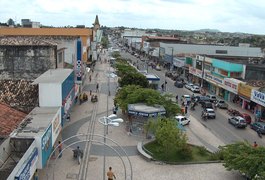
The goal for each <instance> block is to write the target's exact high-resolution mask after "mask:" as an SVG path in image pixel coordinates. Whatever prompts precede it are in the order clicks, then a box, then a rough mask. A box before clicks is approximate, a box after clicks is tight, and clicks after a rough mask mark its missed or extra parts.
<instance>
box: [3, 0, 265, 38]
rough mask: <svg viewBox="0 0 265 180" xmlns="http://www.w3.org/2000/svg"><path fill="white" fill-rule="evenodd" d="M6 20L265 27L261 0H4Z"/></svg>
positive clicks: (55, 23) (186, 27) (264, 5)
mask: <svg viewBox="0 0 265 180" xmlns="http://www.w3.org/2000/svg"><path fill="white" fill-rule="evenodd" d="M0 6H1V11H0V22H6V21H7V20H8V19H9V18H13V19H14V18H16V19H18V20H19V22H20V19H22V18H29V19H31V20H32V21H39V22H41V23H42V24H45V25H53V26H66V25H73V26H75V25H77V24H85V25H86V26H92V23H93V22H94V19H95V16H96V14H98V15H99V20H100V23H101V24H102V25H107V26H128V27H141V28H148V27H150V28H164V29H167V28H169V29H179V30H194V29H201V28H214V29H219V30H221V31H229V32H230V31H231V32H235V31H243V32H248V33H259V34H260V33H262V34H264V33H265V30H264V28H262V27H265V22H264V19H265V12H264V9H265V3H263V2H262V1H261V0H252V1H249V0H100V1H89V2H88V1H87V0H75V1H73V0H12V2H11V1H10V0H1V1H0Z"/></svg>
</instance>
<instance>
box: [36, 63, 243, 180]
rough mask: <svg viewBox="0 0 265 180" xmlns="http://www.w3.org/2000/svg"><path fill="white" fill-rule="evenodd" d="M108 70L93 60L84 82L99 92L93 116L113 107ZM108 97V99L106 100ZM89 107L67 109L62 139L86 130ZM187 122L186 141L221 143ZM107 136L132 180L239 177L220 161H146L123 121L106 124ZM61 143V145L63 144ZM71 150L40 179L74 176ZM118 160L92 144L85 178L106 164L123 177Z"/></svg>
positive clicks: (99, 173)
mask: <svg viewBox="0 0 265 180" xmlns="http://www.w3.org/2000/svg"><path fill="white" fill-rule="evenodd" d="M107 69H108V64H105V63H103V64H100V62H98V63H97V65H96V69H95V72H94V74H93V76H92V82H88V80H87V81H86V83H85V87H84V90H85V91H86V92H88V91H89V89H91V88H92V89H93V88H94V89H95V84H96V83H99V85H100V95H99V101H98V109H97V118H99V117H102V116H105V115H107V108H106V106H107V102H108V110H109V113H108V114H111V113H112V111H111V109H112V107H113V98H114V93H112V94H111V96H108V93H107V91H106V89H104V88H106V87H107V82H108V78H107V76H106V71H107ZM96 73H98V78H95V74H96ZM110 82H111V83H113V84H115V83H116V82H115V80H111V81H110ZM108 98H109V100H107V99H108ZM92 109H93V103H91V102H90V96H89V101H87V102H84V103H83V104H81V105H79V104H76V105H75V106H74V108H73V109H72V112H71V120H70V122H68V123H67V124H66V126H65V127H64V130H63V132H62V136H63V138H65V137H66V136H70V135H71V134H78V133H86V131H87V125H88V123H89V121H90V120H91V114H92ZM118 116H119V117H122V114H121V111H118ZM190 119H191V122H190V124H189V125H188V126H186V127H187V131H186V132H187V136H188V138H189V140H188V142H189V143H192V144H196V145H200V146H202V145H204V146H206V148H207V149H209V150H210V151H215V150H216V149H217V148H218V146H219V145H222V144H223V142H221V141H220V140H219V139H218V138H217V137H216V136H215V135H214V134H213V133H211V132H210V131H209V130H208V129H207V128H205V127H204V126H203V125H202V124H201V123H200V122H199V121H198V120H196V119H195V118H193V117H192V116H191V117H190ZM103 132H104V126H103V125H102V124H100V123H99V122H98V121H97V122H96V125H95V134H101V135H103V134H104V133H103ZM107 137H108V138H111V139H113V140H115V141H116V142H117V143H118V144H119V145H120V146H122V147H123V148H124V149H125V150H126V152H127V154H128V155H129V159H130V161H131V163H132V170H133V180H145V179H153V180H160V179H163V180H175V179H181V180H212V179H215V180H223V179H226V180H234V179H239V180H240V179H241V176H239V175H238V173H235V172H229V171H226V170H225V168H224V167H223V166H222V164H199V165H166V164H157V163H156V162H147V161H145V160H144V159H143V158H141V156H139V155H138V154H137V150H136V146H137V143H138V142H139V141H142V140H143V137H142V136H130V135H128V133H127V131H126V123H125V122H124V123H122V124H121V125H120V126H119V127H111V126H109V127H108V134H107ZM95 140H99V141H102V138H98V137H95ZM107 143H108V144H109V145H110V146H111V147H113V148H115V149H117V145H115V144H113V143H111V142H110V141H109V140H107ZM64 146H65V144H64ZM104 149H105V150H106V155H107V156H106V159H105V160H106V166H105V169H103V162H104V161H103V160H104V158H103V155H102V152H103V153H104ZM72 156H73V154H72V149H71V148H69V149H67V150H66V151H64V153H63V156H62V158H61V159H58V161H57V162H56V165H55V166H54V167H50V168H46V169H44V170H42V171H41V172H40V175H39V177H40V179H47V177H46V175H47V174H49V177H50V178H49V179H52V178H51V177H52V174H53V171H54V172H55V176H54V177H55V178H54V179H55V180H65V179H78V173H79V167H80V166H79V165H78V164H77V162H76V161H75V160H74V159H73V157H72ZM121 159H123V160H124V161H126V158H125V157H124V156H122V157H119V156H118V155H117V154H116V153H115V152H114V151H113V150H110V148H109V147H104V146H103V145H102V144H95V145H93V147H92V149H91V156H90V159H89V165H88V172H87V174H88V176H87V179H89V180H98V179H103V175H105V174H106V171H107V168H108V167H109V166H112V167H113V171H114V172H115V174H116V176H117V179H124V178H125V177H124V172H125V171H124V168H123V164H122V161H121ZM125 166H126V169H127V175H128V174H129V168H128V166H129V164H128V162H127V161H126V162H125Z"/></svg>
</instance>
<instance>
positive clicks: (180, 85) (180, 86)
mask: <svg viewBox="0 0 265 180" xmlns="http://www.w3.org/2000/svg"><path fill="white" fill-rule="evenodd" d="M174 85H175V86H176V87H177V88H183V86H184V84H183V83H182V81H176V82H175V83H174Z"/></svg>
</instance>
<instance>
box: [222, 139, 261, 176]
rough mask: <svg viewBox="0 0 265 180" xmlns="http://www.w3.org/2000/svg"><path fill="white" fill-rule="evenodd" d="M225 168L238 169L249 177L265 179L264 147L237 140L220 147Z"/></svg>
mask: <svg viewBox="0 0 265 180" xmlns="http://www.w3.org/2000/svg"><path fill="white" fill-rule="evenodd" d="M222 152H223V155H224V166H225V167H226V169H227V170H239V171H240V172H241V173H244V174H246V175H247V176H248V177H249V178H251V179H265V147H256V148H254V147H252V146H251V145H250V144H249V143H248V142H237V143H234V144H229V145H226V146H224V147H223V148H222Z"/></svg>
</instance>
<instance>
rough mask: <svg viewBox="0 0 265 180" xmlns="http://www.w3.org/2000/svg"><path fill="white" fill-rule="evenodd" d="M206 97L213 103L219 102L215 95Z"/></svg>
mask: <svg viewBox="0 0 265 180" xmlns="http://www.w3.org/2000/svg"><path fill="white" fill-rule="evenodd" d="M206 97H208V98H209V99H210V101H211V102H215V101H217V99H216V96H215V95H206Z"/></svg>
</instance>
